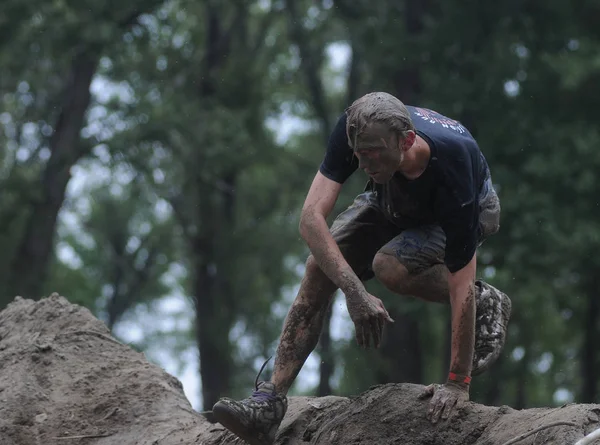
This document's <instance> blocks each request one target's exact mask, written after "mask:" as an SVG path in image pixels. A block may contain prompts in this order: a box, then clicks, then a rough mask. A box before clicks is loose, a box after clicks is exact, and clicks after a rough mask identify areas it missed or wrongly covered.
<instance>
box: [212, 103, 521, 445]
mask: <svg viewBox="0 0 600 445" xmlns="http://www.w3.org/2000/svg"><path fill="white" fill-rule="evenodd" d="M358 169H361V170H363V171H364V172H365V173H366V174H367V175H368V176H369V182H368V185H367V187H366V189H365V190H364V192H363V193H361V194H360V195H358V196H357V197H356V198H355V200H354V202H353V203H352V204H351V205H350V206H349V207H348V208H347V209H346V210H345V211H343V212H342V213H341V214H340V215H339V216H338V217H337V218H336V219H335V221H334V222H333V224H332V226H331V228H329V227H328V225H327V222H326V218H327V217H328V215H329V214H330V212H331V211H332V209H333V207H334V205H335V203H336V201H337V199H338V196H339V194H340V190H341V188H342V185H343V184H344V182H345V181H346V180H347V179H348V178H349V177H350V175H352V174H353V173H354V172H355V171H356V170H358ZM499 218H500V203H499V200H498V196H497V194H496V192H495V190H494V187H493V185H492V179H491V175H490V169H489V167H488V164H487V162H486V159H485V157H484V156H483V154H482V152H481V150H480V149H479V146H478V144H477V142H476V141H475V139H474V138H473V136H472V135H471V134H470V132H469V131H468V129H467V128H465V127H464V126H463V125H462V124H461V123H460V122H458V121H456V120H454V119H451V118H449V117H446V116H443V115H442V114H440V113H437V112H435V111H432V110H429V109H426V108H420V107H414V106H407V105H404V104H403V103H402V102H401V101H400V100H399V99H397V98H396V97H394V96H392V95H390V94H387V93H384V92H374V93H369V94H366V95H364V96H362V97H360V98H359V99H357V100H356V101H354V103H352V105H350V107H348V108H347V109H346V110H345V112H344V113H343V114H342V115H341V116H340V117H339V119H338V121H337V124H336V126H335V128H334V129H333V131H332V134H331V136H330V138H329V143H328V147H327V151H326V153H325V156H324V159H323V161H322V163H321V165H320V167H319V169H318V171H317V173H316V175H315V177H314V180H313V182H312V185H311V187H310V190H309V191H308V195H307V197H306V200H305V202H304V206H303V209H302V216H301V220H300V233H301V235H302V238H303V239H304V240H305V242H306V243H307V244H308V247H309V248H310V251H311V255H310V256H309V257H308V260H307V262H306V273H305V275H304V277H303V279H302V283H301V286H300V290H299V291H298V295H297V296H296V299H295V301H294V303H293V304H292V306H291V308H290V310H289V312H288V314H287V317H286V320H285V323H284V326H283V331H282V334H281V338H280V342H279V345H278V348H277V352H276V358H275V367H274V371H273V376H272V378H271V381H268V382H260V383H259V384H257V385H256V388H255V391H254V392H253V393H252V395H251V396H250V397H248V398H246V399H244V400H240V401H236V400H232V399H228V398H223V399H221V400H219V401H218V402H217V403H216V404H215V406H214V407H213V413H214V417H215V418H216V419H217V420H218V421H219V423H221V424H222V425H223V426H225V427H226V428H227V429H229V430H230V431H231V432H233V433H234V434H236V435H237V436H239V437H241V438H242V439H244V440H245V441H247V442H248V443H250V444H252V445H263V444H272V443H273V442H274V440H275V434H276V432H277V430H278V428H279V425H280V423H281V421H282V419H283V417H284V415H285V413H286V410H287V397H286V394H287V392H288V390H289V388H290V387H291V385H292V383H293V382H294V380H295V379H296V377H297V375H298V373H299V372H300V370H301V368H302V366H303V365H304V362H305V361H306V359H307V358H308V356H309V354H310V353H311V352H312V351H313V349H314V348H315V347H316V345H317V342H318V340H319V335H320V333H321V329H322V327H323V319H324V316H325V313H326V311H327V309H328V307H329V305H330V304H331V301H332V297H333V295H334V292H335V291H336V290H337V289H341V291H342V292H343V293H344V294H345V297H346V304H347V308H348V312H349V315H350V318H351V319H352V321H353V322H354V326H355V331H356V341H357V342H358V344H359V345H361V346H363V347H369V346H370V345H371V344H373V345H374V346H375V347H378V346H379V344H380V341H381V337H382V333H383V329H384V326H385V325H386V324H387V323H393V320H392V319H391V318H390V315H389V314H388V312H387V310H386V309H385V306H384V304H383V302H382V301H381V300H380V299H379V298H377V297H376V296H374V295H371V294H370V293H369V292H367V290H366V289H365V286H364V284H363V283H364V282H365V281H366V280H369V279H371V278H373V277H375V278H377V279H378V280H379V281H381V282H382V283H383V284H384V285H385V286H386V287H387V288H389V289H390V290H391V291H393V292H395V293H398V294H400V295H412V296H414V297H417V298H421V299H423V300H425V301H427V302H435V303H444V304H450V306H451V317H452V338H451V348H452V349H451V362H450V369H449V372H448V378H447V381H446V382H445V383H444V384H442V385H430V386H428V387H427V388H426V390H425V392H424V393H423V395H422V396H423V397H431V401H430V403H429V408H428V411H427V413H426V415H427V417H428V418H429V419H430V420H431V421H432V422H434V423H435V422H437V421H439V420H440V419H442V420H443V419H447V418H448V417H449V416H450V414H451V413H452V411H453V409H454V408H455V407H456V406H460V405H461V404H462V403H464V402H465V401H467V400H468V399H469V382H470V381H471V377H472V376H475V375H477V374H480V373H482V372H483V371H485V370H486V369H488V368H489V367H490V366H491V365H492V364H493V363H494V362H495V361H496V359H497V358H498V356H499V355H500V353H501V351H502V348H503V346H504V342H505V338H506V329H507V324H508V320H509V318H510V312H511V302H510V299H509V298H508V297H507V296H506V295H505V294H504V293H502V292H500V291H499V290H497V289H495V288H494V287H492V286H490V285H489V284H487V283H485V282H483V281H481V280H476V278H475V276H476V250H477V247H478V246H479V245H481V243H482V242H483V241H484V240H485V239H486V238H487V237H489V236H490V235H493V234H494V233H496V232H497V231H498V228H499Z"/></svg>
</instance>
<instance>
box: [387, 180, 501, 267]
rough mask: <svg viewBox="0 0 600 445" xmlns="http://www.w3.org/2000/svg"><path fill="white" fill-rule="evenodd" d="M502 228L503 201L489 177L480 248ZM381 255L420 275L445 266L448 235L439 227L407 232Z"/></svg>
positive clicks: (482, 203) (483, 195)
mask: <svg viewBox="0 0 600 445" xmlns="http://www.w3.org/2000/svg"><path fill="white" fill-rule="evenodd" d="M499 227H500V200H499V199H498V195H497V194H496V191H495V190H494V187H493V185H492V180H491V178H490V177H488V178H487V180H486V181H485V184H484V187H483V189H482V192H481V193H480V195H479V228H478V231H479V233H478V238H479V245H481V244H482V243H483V242H484V241H485V240H486V239H487V238H488V237H489V236H491V235H493V234H495V233H496V232H498V229H499ZM380 252H382V253H386V254H388V255H392V256H394V257H396V259H397V260H398V261H399V262H400V264H402V265H403V266H404V267H406V269H407V270H408V272H409V273H411V274H418V273H420V272H422V271H423V270H425V269H427V268H429V267H432V266H435V265H436V264H443V263H444V257H445V254H446V234H445V233H444V231H443V230H442V228H441V227H440V226H439V225H437V224H433V225H427V226H422V227H417V228H413V229H407V230H404V231H403V232H402V233H400V234H399V235H397V236H395V237H394V238H393V239H392V240H390V241H389V242H387V243H386V244H385V245H384V246H383V247H382V248H381V250H380Z"/></svg>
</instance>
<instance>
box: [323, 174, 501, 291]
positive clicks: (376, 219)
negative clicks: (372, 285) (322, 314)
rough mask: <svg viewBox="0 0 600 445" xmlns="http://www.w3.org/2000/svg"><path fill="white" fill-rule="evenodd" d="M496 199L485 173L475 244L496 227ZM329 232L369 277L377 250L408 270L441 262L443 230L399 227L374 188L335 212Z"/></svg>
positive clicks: (416, 270) (355, 266)
mask: <svg viewBox="0 0 600 445" xmlns="http://www.w3.org/2000/svg"><path fill="white" fill-rule="evenodd" d="M499 224H500V201H499V199H498V195H497V194H496V191H495V190H494V187H493V185H492V180H491V177H490V176H488V177H487V178H486V180H485V182H484V184H483V186H482V188H481V192H480V194H479V227H478V239H479V245H481V243H483V241H485V239H486V238H487V237H488V236H490V235H493V234H494V233H496V232H497V231H498V228H499ZM331 234H332V236H333V238H334V239H335V241H336V242H337V244H338V246H339V248H340V250H341V252H342V254H343V255H344V258H345V259H346V261H347V262H348V264H350V266H351V267H352V269H353V270H354V272H355V273H356V274H357V275H358V277H359V278H360V279H361V280H363V281H366V280H369V279H371V278H373V276H374V274H373V270H372V266H371V265H372V263H373V258H374V257H375V254H377V253H378V252H382V253H386V254H388V255H392V256H394V257H396V258H397V259H398V261H399V262H400V263H401V264H402V265H404V266H405V267H406V269H407V270H408V271H409V272H410V273H411V274H418V273H420V272H421V271H423V270H425V269H428V268H429V267H431V266H433V265H436V264H443V263H444V256H445V250H446V234H445V233H444V231H443V230H442V228H441V227H440V226H439V225H437V224H433V225H424V226H419V227H416V228H410V229H401V228H399V227H398V226H397V225H395V224H393V222H391V221H390V220H389V219H388V218H387V217H386V214H385V213H384V210H383V209H382V208H381V206H380V204H379V203H378V199H377V196H376V193H375V192H374V191H371V190H369V191H365V192H364V193H361V194H360V195H358V196H357V197H356V198H355V200H354V202H353V203H352V205H350V207H348V208H347V209H346V210H344V211H343V212H342V213H340V214H339V215H338V217H337V218H336V219H335V221H334V222H333V224H332V226H331Z"/></svg>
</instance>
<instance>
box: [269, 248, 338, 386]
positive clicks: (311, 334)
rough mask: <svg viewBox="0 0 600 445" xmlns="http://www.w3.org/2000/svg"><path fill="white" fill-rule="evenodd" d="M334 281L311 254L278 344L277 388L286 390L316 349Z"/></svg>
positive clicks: (275, 381)
mask: <svg viewBox="0 0 600 445" xmlns="http://www.w3.org/2000/svg"><path fill="white" fill-rule="evenodd" d="M335 290H336V286H335V284H333V283H332V282H331V280H329V279H328V278H327V276H326V275H325V274H324V273H323V271H321V269H319V267H318V266H317V265H316V264H315V262H314V259H313V258H309V260H308V261H307V265H306V274H305V275H304V278H303V279H302V283H301V285H300V290H299V292H298V296H297V297H296V299H295V300H294V303H293V304H292V307H291V308H290V310H289V312H288V315H287V317H286V319H285V322H284V325H283V332H282V334H281V339H280V341H279V346H278V347H277V352H276V356H275V367H274V370H273V377H272V378H271V382H272V383H273V384H274V385H275V387H276V388H277V391H278V392H282V393H284V394H287V392H288V390H289V389H290V387H291V386H292V383H293V382H294V380H295V379H296V377H297V376H298V373H299V372H300V370H301V369H302V366H303V365H304V362H305V361H306V359H307V358H308V356H309V355H310V353H311V352H312V351H313V350H314V349H315V347H316V346H317V343H318V341H319V336H320V335H321V331H322V329H323V319H324V317H325V314H326V312H327V309H328V307H329V305H330V304H331V301H332V297H333V293H334V292H335Z"/></svg>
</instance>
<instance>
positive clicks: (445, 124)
mask: <svg viewBox="0 0 600 445" xmlns="http://www.w3.org/2000/svg"><path fill="white" fill-rule="evenodd" d="M406 108H407V109H408V111H409V112H410V114H411V117H412V120H413V124H414V126H415V128H416V129H417V130H418V131H421V132H423V133H425V134H426V135H428V136H429V137H430V138H443V139H448V138H450V139H452V138H453V137H456V138H457V139H458V140H463V139H471V140H474V138H473V136H472V135H471V133H470V132H469V130H468V129H467V127H465V126H464V125H463V124H462V123H461V122H460V121H458V120H457V119H454V118H452V117H448V116H446V115H444V114H442V113H440V112H438V111H435V110H431V109H429V108H425V107H419V106H411V105H408V106H407V107H406Z"/></svg>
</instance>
